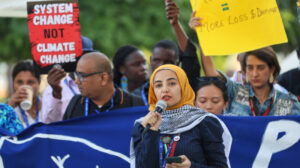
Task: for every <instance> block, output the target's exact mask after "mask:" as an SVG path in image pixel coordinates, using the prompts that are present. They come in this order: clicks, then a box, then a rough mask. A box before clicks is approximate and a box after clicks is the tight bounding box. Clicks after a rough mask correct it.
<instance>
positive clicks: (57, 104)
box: [42, 36, 94, 123]
mask: <svg viewBox="0 0 300 168" xmlns="http://www.w3.org/2000/svg"><path fill="white" fill-rule="evenodd" d="M81 40H82V50H83V54H85V53H88V52H92V51H94V49H93V42H92V41H91V40H90V39H89V38H87V37H84V36H81ZM47 81H48V84H49V85H48V86H47V87H46V89H45V90H44V93H43V96H42V97H43V102H44V103H43V108H42V109H43V110H44V111H43V113H42V119H43V121H44V122H45V123H51V122H55V121H61V120H62V119H63V116H64V113H65V110H66V108H67V106H68V104H69V102H70V100H71V99H72V97H73V96H75V95H77V94H80V92H79V89H78V86H77V84H76V83H75V78H74V74H73V73H69V74H68V75H67V73H66V72H65V71H64V69H62V68H61V66H60V65H54V66H53V68H52V69H51V70H50V71H49V73H48V77H47Z"/></svg>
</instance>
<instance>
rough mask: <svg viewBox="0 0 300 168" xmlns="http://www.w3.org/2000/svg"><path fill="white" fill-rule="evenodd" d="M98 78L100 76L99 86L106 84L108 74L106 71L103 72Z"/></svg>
mask: <svg viewBox="0 0 300 168" xmlns="http://www.w3.org/2000/svg"><path fill="white" fill-rule="evenodd" d="M100 78H101V81H100V85H101V86H105V85H107V83H108V82H109V74H108V73H107V72H103V73H101V74H100Z"/></svg>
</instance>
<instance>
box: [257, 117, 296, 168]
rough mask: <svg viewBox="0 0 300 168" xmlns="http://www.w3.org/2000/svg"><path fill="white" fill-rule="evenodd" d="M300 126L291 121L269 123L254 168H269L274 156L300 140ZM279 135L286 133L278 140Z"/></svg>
mask: <svg viewBox="0 0 300 168" xmlns="http://www.w3.org/2000/svg"><path fill="white" fill-rule="evenodd" d="M299 130H300V124H299V123H297V122H295V121H290V120H279V121H272V122H269V124H268V125H267V128H266V131H265V134H264V136H263V140H262V143H261V146H260V149H259V151H258V153H257V155H256V158H255V160H254V162H253V165H252V168H268V167H269V164H270V162H271V158H272V155H273V154H275V153H278V152H280V151H283V150H285V149H287V148H289V147H291V146H293V145H294V144H296V143H297V142H298V141H299V139H300V131H299ZM279 133H285V134H284V135H283V136H282V137H280V138H279V139H278V135H279Z"/></svg>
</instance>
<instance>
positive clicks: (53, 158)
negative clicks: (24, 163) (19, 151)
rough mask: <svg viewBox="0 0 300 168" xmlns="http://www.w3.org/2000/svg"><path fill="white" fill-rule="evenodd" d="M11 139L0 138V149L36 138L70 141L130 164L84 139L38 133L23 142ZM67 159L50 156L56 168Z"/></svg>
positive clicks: (1, 165)
mask: <svg viewBox="0 0 300 168" xmlns="http://www.w3.org/2000/svg"><path fill="white" fill-rule="evenodd" d="M11 138H12V137H9V136H2V137H1V138H0V149H1V148H2V145H3V143H4V141H8V142H10V143H13V144H23V143H26V142H29V141H32V140H33V139H36V138H41V139H54V140H61V141H70V142H77V143H82V144H85V145H86V146H88V147H90V148H92V149H94V150H96V151H99V152H103V153H106V154H108V155H113V156H116V157H119V158H121V159H123V160H125V161H126V162H128V163H130V160H129V158H128V156H126V155H124V154H122V153H120V152H116V151H112V150H110V149H106V148H103V147H101V146H98V145H96V144H94V143H93V142H91V141H88V140H86V139H83V138H79V137H72V136H65V135H56V134H44V133H38V134H35V135H34V136H32V137H30V138H27V139H24V140H18V139H17V138H15V137H13V139H11ZM69 157H70V155H66V156H65V157H64V158H63V159H61V158H60V157H59V156H58V157H57V159H56V158H55V157H54V156H51V159H52V160H53V161H54V162H55V163H56V165H57V166H58V168H63V164H64V162H65V161H66V159H68V158H69ZM0 167H4V164H3V159H2V157H1V155H0ZM96 168H99V166H98V165H96Z"/></svg>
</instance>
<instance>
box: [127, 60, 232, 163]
mask: <svg viewBox="0 0 300 168" xmlns="http://www.w3.org/2000/svg"><path fill="white" fill-rule="evenodd" d="M194 99H195V94H194V92H193V90H192V88H191V86H190V84H189V82H188V78H187V76H186V74H185V72H184V71H183V70H182V69H181V68H179V67H178V66H175V65H170V64H166V65H162V66H160V67H159V68H157V69H156V70H155V71H154V72H153V74H152V76H151V78H150V88H149V97H148V102H149V106H150V107H149V111H150V112H149V113H148V114H147V115H146V116H145V117H143V118H141V119H139V120H137V121H136V123H135V126H134V129H133V133H132V143H131V154H130V155H131V167H137V168H148V167H149V168H165V167H167V168H175V167H176V168H190V167H193V168H195V167H210V168H211V167H222V168H225V167H230V165H229V160H228V155H229V150H230V146H231V141H232V138H231V135H230V133H229V131H228V129H227V127H226V126H225V125H224V123H223V122H222V121H220V120H219V119H218V118H217V117H216V116H215V115H213V114H211V113H208V112H205V111H204V110H202V109H200V108H197V107H195V106H194ZM159 100H163V101H165V102H166V104H167V108H166V111H164V112H162V113H158V112H154V111H155V105H156V103H157V101H159ZM147 127H150V129H149V130H147V129H146V131H145V128H147Z"/></svg>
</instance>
